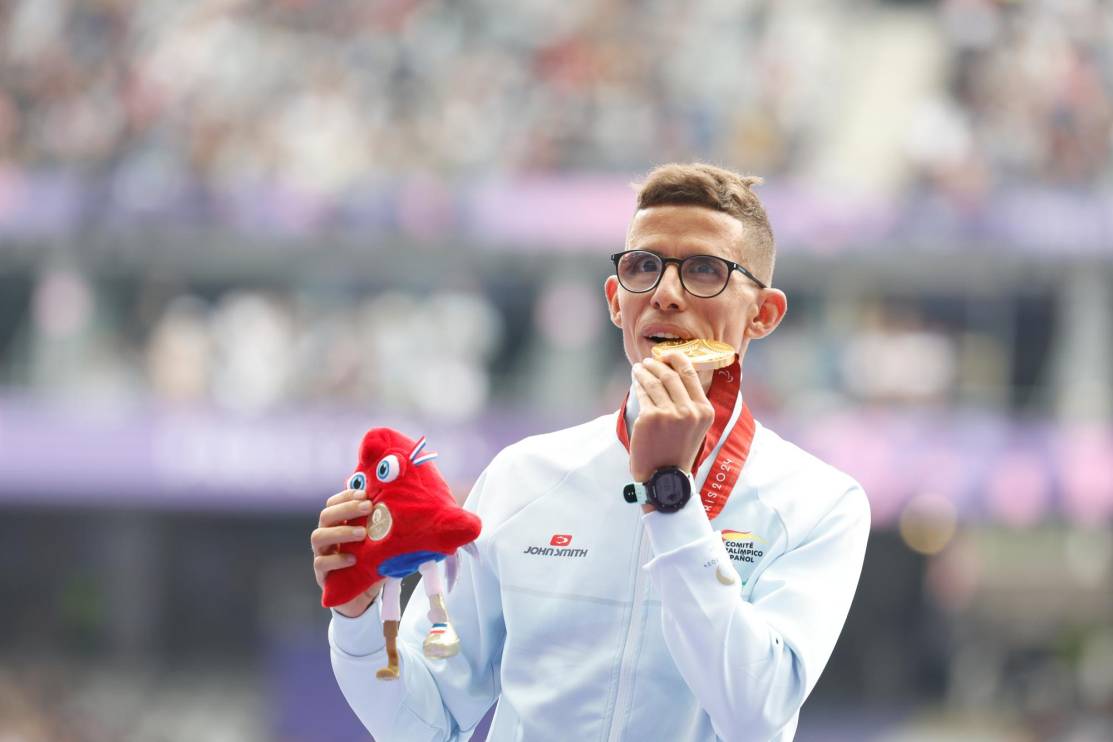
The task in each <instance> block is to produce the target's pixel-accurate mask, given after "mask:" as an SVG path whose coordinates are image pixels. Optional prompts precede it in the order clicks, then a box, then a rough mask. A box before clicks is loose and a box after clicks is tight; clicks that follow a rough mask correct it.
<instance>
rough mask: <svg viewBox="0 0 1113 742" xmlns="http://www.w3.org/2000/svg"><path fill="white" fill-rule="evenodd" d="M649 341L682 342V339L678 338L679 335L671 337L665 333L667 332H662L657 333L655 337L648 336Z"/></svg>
mask: <svg viewBox="0 0 1113 742" xmlns="http://www.w3.org/2000/svg"><path fill="white" fill-rule="evenodd" d="M649 339H650V340H683V339H684V338H682V337H680V336H679V335H672V334H670V333H667V332H662V333H659V334H657V335H650V337H649Z"/></svg>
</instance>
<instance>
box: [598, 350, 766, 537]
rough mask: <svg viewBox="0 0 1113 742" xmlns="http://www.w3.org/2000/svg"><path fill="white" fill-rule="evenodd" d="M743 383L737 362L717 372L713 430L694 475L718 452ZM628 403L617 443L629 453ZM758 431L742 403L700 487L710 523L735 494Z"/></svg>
mask: <svg viewBox="0 0 1113 742" xmlns="http://www.w3.org/2000/svg"><path fill="white" fill-rule="evenodd" d="M741 383H742V369H741V367H740V366H739V363H738V361H737V360H736V361H735V362H734V363H733V364H731V365H730V366H728V367H726V368H721V369H719V370H718V371H716V372H715V375H714V376H713V377H712V380H711V388H710V389H709V390H708V395H707V398H708V400H709V401H710V402H711V404H712V406H713V407H714V408H715V421H714V422H713V423H711V428H710V429H708V431H707V435H706V436H705V437H704V439H703V446H702V447H700V451H699V454H698V455H697V456H696V463H695V465H694V466H693V467H692V474H693V476H694V475H695V473H696V472H697V471H699V468H700V465H701V464H702V463H703V462H704V460H705V459H706V458H707V455H708V454H709V453H711V451H714V450H715V445H716V444H717V443H718V442H719V439H720V438H721V437H722V435H723V431H724V429H725V428H726V426H727V423H729V422H730V418H731V415H733V414H734V404H735V401H736V400H737V399H738V390H739V387H740V386H741ZM629 400H630V394H629V392H627V394H626V399H624V400H622V407H621V408H619V410H618V430H617V432H618V440H619V441H620V442H621V443H622V447H623V448H625V449H626V450H627V452H628V451H629V450H630V436H629V434H628V433H627V432H626V403H627V402H628V401H629ZM755 430H756V425H755V423H754V416H753V413H751V412H750V408H749V406H748V405H747V404H746V403H745V402H743V403H742V410H741V411H740V412H739V413H738V420H737V421H736V422H735V423H734V426H733V427H732V428H731V429H730V431H728V432H727V439H726V441H725V442H724V443H723V447H722V448H720V449H719V454H718V455H717V456H716V457H715V461H714V462H712V464H711V469H710V470H708V472H707V479H705V480H704V482H703V487H702V488H700V493H699V496H700V501H701V502H703V509H704V510H706V511H707V518H708V520H711V519H713V518H715V516H717V515H718V514H719V513H721V512H722V510H723V506H724V505H726V504H727V499H729V498H730V493H731V492H732V491H734V485H735V484H736V483H737V482H738V475H739V474H740V473H741V472H742V466H743V464H745V463H746V457H747V456H749V455H750V444H752V443H753V440H754V431H755Z"/></svg>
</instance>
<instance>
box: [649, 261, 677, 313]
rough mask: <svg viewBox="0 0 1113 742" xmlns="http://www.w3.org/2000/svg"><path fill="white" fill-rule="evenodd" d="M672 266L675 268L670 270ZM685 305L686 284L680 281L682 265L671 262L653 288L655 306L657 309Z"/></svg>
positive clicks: (675, 307)
mask: <svg viewBox="0 0 1113 742" xmlns="http://www.w3.org/2000/svg"><path fill="white" fill-rule="evenodd" d="M670 268H672V269H673V270H671V271H670V270H669V269H670ZM683 306H684V285H683V284H682V283H680V266H679V265H677V264H676V263H669V264H667V265H666V266H665V269H664V272H663V273H662V274H661V280H660V281H658V282H657V288H655V289H654V290H653V307H654V308H655V309H661V308H665V307H667V308H669V309H680V308H681V307H683Z"/></svg>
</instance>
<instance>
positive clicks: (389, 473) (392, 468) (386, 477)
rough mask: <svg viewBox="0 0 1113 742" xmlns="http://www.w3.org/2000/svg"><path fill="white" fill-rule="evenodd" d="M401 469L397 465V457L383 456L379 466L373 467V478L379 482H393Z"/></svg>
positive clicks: (392, 455)
mask: <svg viewBox="0 0 1113 742" xmlns="http://www.w3.org/2000/svg"><path fill="white" fill-rule="evenodd" d="M401 471H402V467H401V466H399V465H398V457H397V456H395V455H394V454H391V455H390V456H383V457H382V459H380V460H379V465H378V466H377V467H375V476H376V477H377V478H378V480H379V481H380V482H393V481H394V480H395V479H397V478H398V475H399V474H400V473H401Z"/></svg>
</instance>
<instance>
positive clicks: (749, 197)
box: [634, 162, 776, 285]
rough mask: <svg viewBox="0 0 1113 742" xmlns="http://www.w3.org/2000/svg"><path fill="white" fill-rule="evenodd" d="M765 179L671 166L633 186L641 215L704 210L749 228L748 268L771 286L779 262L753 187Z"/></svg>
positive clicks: (720, 170)
mask: <svg viewBox="0 0 1113 742" xmlns="http://www.w3.org/2000/svg"><path fill="white" fill-rule="evenodd" d="M761 182H762V179H761V178H759V177H758V176H756V175H741V174H739V173H736V172H733V171H731V170H726V169H725V168H721V167H716V166H715V165H708V164H705V163H702V162H695V163H691V164H680V163H670V164H668V165H661V166H659V167H656V168H654V169H653V170H652V171H651V172H650V173H649V177H647V178H646V180H645V182H644V183H640V184H637V183H635V184H634V188H635V190H637V193H638V209H637V210H638V211H640V210H642V209H648V208H652V207H654V206H703V207H705V208H708V209H714V210H715V211H722V212H724V213H726V214H730V215H731V216H733V217H734V218H735V219H737V220H738V221H740V222H742V224H743V226H745V227H746V228H747V235H748V236H752V239H749V240H747V244H746V246H745V251H746V254H745V256H744V258H745V261H744V262H745V264H746V267H747V268H749V269H750V270H751V271H753V273H754V275H756V276H757V277H758V278H760V279H761V280H762V281H764V282H765V283H766V284H769V285H772V281H773V267H774V263H775V262H776V245H775V243H774V241H773V228H772V227H770V226H769V217H768V216H766V214H765V207H764V206H762V204H761V199H759V198H758V197H757V194H756V193H754V192H753V190H752V186H755V185H758V184H760V183H761Z"/></svg>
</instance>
